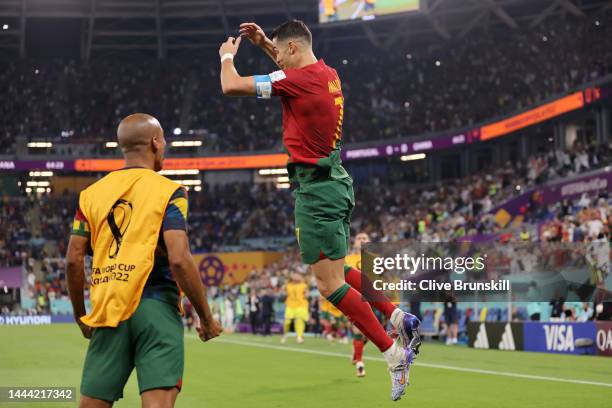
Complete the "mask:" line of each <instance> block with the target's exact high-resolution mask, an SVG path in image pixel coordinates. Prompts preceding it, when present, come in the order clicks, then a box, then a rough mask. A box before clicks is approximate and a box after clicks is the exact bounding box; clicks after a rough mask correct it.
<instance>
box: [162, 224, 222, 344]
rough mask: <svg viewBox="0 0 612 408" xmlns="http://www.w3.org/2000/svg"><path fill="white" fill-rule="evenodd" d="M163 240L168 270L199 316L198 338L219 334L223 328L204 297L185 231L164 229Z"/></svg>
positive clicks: (204, 289)
mask: <svg viewBox="0 0 612 408" xmlns="http://www.w3.org/2000/svg"><path fill="white" fill-rule="evenodd" d="M164 242H165V243H166V249H167V250H168V261H169V262H170V270H171V271H172V274H173V275H174V278H175V279H176V282H177V283H178V285H179V287H180V288H181V290H182V291H183V292H184V293H185V295H186V296H187V298H188V299H189V301H190V302H191V304H192V305H193V308H194V310H195V311H196V313H197V314H198V316H199V317H200V327H198V328H197V330H198V334H199V335H200V339H202V341H208V340H210V339H212V338H214V337H217V336H219V335H220V334H221V332H222V331H223V328H222V327H221V325H220V324H219V322H217V321H215V320H213V317H212V313H211V311H210V307H209V305H208V300H207V299H206V288H205V287H204V285H203V284H202V280H201V279H200V274H199V272H198V269H197V267H196V264H195V262H194V260H193V257H192V255H191V250H190V249H189V240H188V237H187V233H186V232H185V231H183V230H169V231H164Z"/></svg>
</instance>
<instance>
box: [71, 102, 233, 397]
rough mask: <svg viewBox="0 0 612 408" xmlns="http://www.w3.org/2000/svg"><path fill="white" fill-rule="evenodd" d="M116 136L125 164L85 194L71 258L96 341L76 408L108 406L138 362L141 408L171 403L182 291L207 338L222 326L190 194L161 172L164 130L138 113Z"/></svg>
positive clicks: (81, 314) (179, 372)
mask: <svg viewBox="0 0 612 408" xmlns="http://www.w3.org/2000/svg"><path fill="white" fill-rule="evenodd" d="M117 136H118V138H117V140H118V143H119V146H120V148H121V151H122V153H123V157H124V159H125V166H124V167H123V168H122V169H119V170H116V171H113V172H111V173H109V174H108V175H106V176H105V177H103V178H102V179H100V180H98V181H97V182H96V183H94V184H92V185H91V186H89V187H88V188H87V189H85V190H83V191H82V192H81V194H80V197H79V208H78V211H77V214H76V216H75V218H74V224H73V228H72V234H71V237H70V243H69V244H68V252H67V254H66V260H67V266H66V275H67V279H68V288H69V292H70V300H71V301H72V306H73V309H74V316H75V319H76V322H77V324H78V325H79V328H80V329H81V332H82V333H83V336H84V337H85V338H87V339H90V342H89V347H88V349H87V356H86V358H85V364H84V367H83V377H82V381H81V400H80V405H79V406H80V407H81V408H98V407H100V408H107V407H111V406H112V405H113V403H114V402H115V401H117V400H118V399H120V398H121V397H122V396H123V388H124V386H125V383H126V382H127V380H128V378H129V376H130V374H131V372H132V370H133V369H134V368H136V372H137V374H138V387H139V390H140V395H141V400H142V407H144V408H152V407H156V408H170V407H173V406H174V403H175V401H176V397H177V395H178V393H179V391H180V389H181V386H182V377H183V366H184V345H183V324H182V321H181V316H180V314H181V306H180V299H181V290H182V291H183V292H184V293H185V294H186V296H187V297H188V298H189V301H190V302H191V304H192V305H193V308H194V309H195V311H196V312H197V314H198V316H199V318H200V326H199V327H198V328H197V331H198V334H199V336H200V338H201V339H202V341H207V340H210V339H212V338H214V337H217V336H218V335H219V334H220V333H221V331H222V329H221V325H220V324H219V323H218V322H216V321H214V320H213V318H212V314H211V312H210V308H209V305H208V302H207V300H206V289H205V288H204V286H203V284H202V281H201V279H200V276H199V273H198V271H197V268H196V265H195V263H194V261H193V258H192V256H191V252H190V249H189V242H188V237H187V232H186V221H187V195H186V192H185V190H184V189H183V188H182V187H180V186H178V185H177V184H176V183H175V182H173V181H171V180H169V179H167V178H165V177H163V176H161V175H159V174H158V173H157V172H158V171H159V170H161V169H162V163H163V160H164V150H165V146H166V141H165V139H164V132H163V129H162V127H161V126H160V124H159V122H158V121H157V120H156V119H155V118H154V117H152V116H149V115H146V114H141V113H137V114H134V115H130V116H128V117H126V118H125V119H123V120H122V121H121V123H120V124H119V128H118V130H117ZM87 253H89V254H91V255H92V256H93V258H92V271H91V282H90V300H91V310H90V312H89V313H86V310H85V300H84V293H83V292H84V289H85V271H84V262H83V261H84V257H85V255H86V254H87ZM179 287H180V289H179Z"/></svg>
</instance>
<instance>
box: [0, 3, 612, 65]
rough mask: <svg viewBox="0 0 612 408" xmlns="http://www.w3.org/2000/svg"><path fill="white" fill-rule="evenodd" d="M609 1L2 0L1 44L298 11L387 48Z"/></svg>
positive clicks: (189, 40) (167, 45)
mask: <svg viewBox="0 0 612 408" xmlns="http://www.w3.org/2000/svg"><path fill="white" fill-rule="evenodd" d="M609 8H612V2H611V1H610V0H537V1H534V0H421V10H420V11H419V12H413V13H405V14H401V15H396V16H389V17H385V18H379V19H376V20H375V21H370V22H367V23H355V22H346V23H331V24H323V25H319V24H318V0H2V1H1V2H0V19H2V21H3V22H4V21H6V22H8V23H7V24H6V26H4V23H2V24H3V26H2V27H0V49H5V50H14V51H16V52H17V53H18V54H19V55H21V56H25V55H26V41H25V37H26V26H27V25H29V24H36V19H40V18H71V19H80V20H82V22H81V27H82V28H81V30H80V34H81V37H82V38H81V40H82V41H81V42H82V44H83V46H82V54H83V55H82V56H83V57H85V58H88V57H90V56H91V55H92V53H94V52H100V51H102V52H103V51H104V50H111V51H117V50H147V51H149V52H151V53H155V54H156V55H157V56H158V57H159V58H164V57H165V56H167V55H168V54H169V53H173V52H180V51H181V50H192V49H198V48H204V47H217V46H218V44H219V38H220V37H223V36H229V35H232V34H233V35H235V34H237V29H236V27H237V26H238V24H239V23H240V22H242V21H245V20H250V21H252V20H255V21H256V22H258V23H259V24H260V25H262V26H263V27H264V28H265V29H266V30H267V29H270V28H272V27H274V26H275V25H277V24H278V23H279V22H282V21H284V20H287V19H289V18H300V19H303V20H304V21H306V22H307V23H309V24H310V25H311V26H312V27H313V29H314V30H316V31H319V32H320V33H319V35H318V36H317V39H318V41H319V46H320V45H321V44H323V45H327V44H328V43H329V42H332V41H342V40H353V39H354V40H364V39H367V40H369V41H370V42H371V43H372V44H373V45H375V46H377V47H380V48H389V47H391V46H392V45H393V44H394V42H395V41H396V40H397V39H398V38H405V37H415V38H416V37H418V36H420V35H428V36H431V35H432V34H434V35H436V36H439V37H440V38H441V39H450V38H453V37H457V36H459V37H461V36H464V35H466V34H467V33H468V32H470V31H471V30H473V29H475V28H479V27H483V26H487V27H488V26H491V25H500V24H501V25H504V26H507V27H509V28H511V29H528V28H537V26H538V24H539V23H540V22H542V21H544V20H546V19H547V18H551V17H554V16H559V15H571V16H575V17H577V18H588V17H593V16H594V15H598V14H599V13H601V12H602V11H604V10H605V9H609Z"/></svg>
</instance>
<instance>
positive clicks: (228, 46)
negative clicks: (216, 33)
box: [219, 37, 242, 57]
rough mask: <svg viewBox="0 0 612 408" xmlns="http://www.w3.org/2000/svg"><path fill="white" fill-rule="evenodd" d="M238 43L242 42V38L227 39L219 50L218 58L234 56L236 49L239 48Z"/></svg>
mask: <svg viewBox="0 0 612 408" xmlns="http://www.w3.org/2000/svg"><path fill="white" fill-rule="evenodd" d="M240 41H242V37H238V38H234V37H228V38H227V40H226V41H225V42H224V43H223V44H221V47H220V48H219V56H220V57H223V56H224V55H225V54H232V55H236V53H237V52H238V48H239V47H240Z"/></svg>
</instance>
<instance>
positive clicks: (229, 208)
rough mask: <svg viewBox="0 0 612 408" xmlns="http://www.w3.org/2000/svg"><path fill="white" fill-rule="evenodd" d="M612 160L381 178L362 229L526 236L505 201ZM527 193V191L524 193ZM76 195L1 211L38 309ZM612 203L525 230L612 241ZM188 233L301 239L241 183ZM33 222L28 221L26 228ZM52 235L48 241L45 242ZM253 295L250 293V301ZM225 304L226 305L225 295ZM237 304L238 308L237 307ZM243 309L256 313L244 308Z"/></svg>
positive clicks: (205, 239) (57, 284) (364, 199)
mask: <svg viewBox="0 0 612 408" xmlns="http://www.w3.org/2000/svg"><path fill="white" fill-rule="evenodd" d="M611 162H612V149H611V148H610V146H607V145H599V146H595V145H588V146H585V145H583V144H581V143H576V144H574V146H573V147H572V148H571V149H568V150H566V151H555V150H550V151H547V152H542V153H539V154H534V155H532V156H530V157H529V158H528V160H525V161H519V162H517V163H506V164H505V165H503V166H501V167H499V168H489V169H485V170H483V171H480V172H477V173H474V174H472V175H470V176H469V177H466V178H464V179H457V180H446V181H443V182H441V183H439V184H436V185H431V186H421V187H419V188H415V187H414V186H411V187H410V188H409V187H408V186H406V185H405V184H403V183H401V182H390V181H389V180H383V179H376V180H372V181H371V182H369V183H368V184H367V185H358V186H356V199H357V202H358V203H359V205H358V206H357V207H356V208H355V212H354V216H353V222H352V228H353V232H354V233H356V232H366V233H367V234H369V236H370V237H371V239H372V240H373V241H375V242H376V241H377V242H391V241H397V240H402V239H412V240H418V241H422V242H447V241H452V240H455V239H457V238H461V237H465V236H474V235H489V234H506V235H508V234H509V236H510V237H513V238H512V239H516V240H518V239H524V238H523V237H522V235H521V233H524V229H521V228H518V227H516V228H514V229H508V226H507V225H505V224H500V223H498V222H497V221H496V219H495V216H494V213H493V212H492V211H491V210H492V209H494V208H495V206H496V205H498V204H500V203H502V202H503V201H505V200H507V199H509V198H511V197H513V196H515V195H517V194H519V193H521V192H523V191H525V190H528V189H530V188H531V187H533V186H536V185H539V184H541V183H544V182H546V181H549V180H553V179H555V178H558V177H566V176H572V175H575V174H579V173H582V172H584V171H589V170H593V169H596V168H599V167H602V166H605V165H609V164H610V163H611ZM519 187H520V188H519ZM76 203H77V196H76V195H75V194H72V193H68V192H65V193H64V194H60V195H43V196H41V198H40V199H34V198H32V197H30V198H26V197H20V198H11V199H9V198H5V199H4V200H3V201H2V205H1V206H0V214H1V215H2V223H1V224H0V262H1V265H0V266H13V265H24V266H25V268H26V271H27V281H28V294H31V295H32V297H33V298H35V299H36V300H37V304H38V305H39V307H45V305H46V307H48V304H49V302H50V301H51V300H53V299H55V298H59V297H62V296H64V297H65V296H66V295H67V292H66V287H65V280H64V277H63V273H64V272H63V269H64V268H63V261H62V259H61V256H62V255H63V254H64V253H65V250H66V246H67V240H68V237H69V228H70V226H71V221H72V218H73V216H74V214H75V211H76ZM609 204H610V201H609V198H608V197H607V196H606V195H603V196H601V197H588V196H584V197H582V198H580V199H579V200H575V201H572V202H567V201H565V202H562V203H558V204H555V205H551V206H541V205H538V203H537V201H534V202H532V205H531V206H529V207H528V208H525V211H524V213H523V214H522V215H523V222H524V223H523V225H535V224H536V223H543V224H542V225H543V228H541V230H540V231H541V233H540V235H538V236H533V235H532V236H531V237H530V238H529V239H536V240H537V239H541V240H551V241H552V240H563V241H568V242H580V241H584V239H585V238H593V237H595V238H597V237H599V235H600V234H603V235H604V236H606V237H608V236H609V225H610V222H611V221H612V214H611V213H610V211H609ZM189 205H190V211H189V213H190V216H189V233H190V239H191V244H192V249H193V251H194V252H208V251H220V250H223V248H224V247H228V246H232V245H238V244H240V242H241V240H242V239H245V238H258V237H260V238H261V237H279V236H292V235H293V214H292V197H291V193H290V192H289V191H288V190H277V189H276V188H275V186H274V185H271V184H246V183H245V184H241V183H233V184H227V185H218V186H213V187H210V188H209V187H207V186H204V188H203V191H201V192H196V191H193V190H192V191H190V193H189ZM26 219H27V220H28V221H27V223H26ZM42 237H44V239H43V238H42ZM296 270H297V271H301V272H306V270H305V269H304V267H303V266H302V265H301V264H300V263H299V259H298V258H297V256H296V254H295V252H289V255H287V256H286V257H285V258H283V260H282V261H281V262H278V263H276V264H274V265H271V266H270V267H268V268H265V269H264V270H262V271H254V272H253V274H252V276H251V278H250V279H249V280H248V281H247V283H246V286H243V287H241V288H230V289H229V290H225V289H221V290H220V291H218V292H217V290H215V291H213V292H212V295H213V298H214V299H216V303H215V304H216V305H217V306H216V307H217V312H218V313H219V314H220V315H223V316H225V315H224V314H223V313H224V312H223V310H225V309H226V308H230V307H237V306H236V305H235V302H237V301H238V299H239V298H240V296H241V295H244V296H242V299H243V303H244V299H245V296H246V295H248V294H250V293H251V292H252V291H254V293H255V294H256V296H264V295H265V294H266V292H270V293H267V294H268V295H270V296H275V297H278V295H279V293H280V291H281V289H282V287H283V285H284V282H285V281H286V279H287V278H288V276H289V274H290V273H291V272H292V271H296ZM247 297H248V296H247ZM217 298H218V299H217ZM232 305H234V306H232ZM240 307H241V308H242V309H239V311H240V312H241V313H235V314H234V315H235V316H239V315H242V316H247V315H248V312H246V311H244V310H243V309H244V304H241V306H240Z"/></svg>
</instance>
